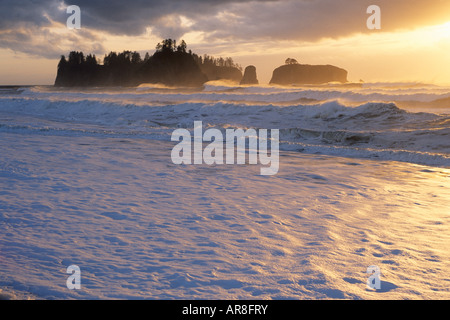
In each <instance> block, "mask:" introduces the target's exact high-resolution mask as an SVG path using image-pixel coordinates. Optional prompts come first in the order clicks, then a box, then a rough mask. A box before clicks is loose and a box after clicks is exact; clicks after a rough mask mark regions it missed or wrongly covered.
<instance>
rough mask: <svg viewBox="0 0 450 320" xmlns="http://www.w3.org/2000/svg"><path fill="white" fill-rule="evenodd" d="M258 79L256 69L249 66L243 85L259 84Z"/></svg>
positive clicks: (242, 81) (245, 72) (246, 69)
mask: <svg viewBox="0 0 450 320" xmlns="http://www.w3.org/2000/svg"><path fill="white" fill-rule="evenodd" d="M258 83H259V82H258V78H257V77H256V67H255V66H247V67H246V68H245V71H244V76H243V77H242V80H241V84H258Z"/></svg>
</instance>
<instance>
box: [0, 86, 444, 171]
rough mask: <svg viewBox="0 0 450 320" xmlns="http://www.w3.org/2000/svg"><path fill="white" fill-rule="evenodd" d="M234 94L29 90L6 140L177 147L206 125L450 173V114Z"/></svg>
mask: <svg viewBox="0 0 450 320" xmlns="http://www.w3.org/2000/svg"><path fill="white" fill-rule="evenodd" d="M225 88H228V89H225ZM232 88H233V89H232V90H229V89H230V87H229V86H226V85H225V86H222V87H220V86H219V85H218V84H215V85H213V86H211V87H210V89H211V90H212V89H214V90H213V91H211V92H209V91H201V92H199V91H195V92H189V91H188V92H177V91H176V90H175V89H173V88H169V89H167V88H160V87H157V88H156V90H166V89H167V90H170V92H167V91H164V92H154V91H152V92H147V91H146V90H155V88H154V87H142V88H141V91H143V92H136V88H122V89H120V90H115V89H108V90H105V89H96V88H93V89H88V90H85V89H76V88H75V89H72V90H69V91H67V90H66V91H64V90H61V89H55V88H51V87H44V88H43V87H30V88H24V89H23V90H22V91H21V93H20V94H16V93H14V94H7V93H5V94H1V95H0V132H10V133H11V132H15V133H28V134H40V135H42V134H45V135H65V136H71V135H73V136H99V135H101V136H108V137H139V138H143V139H162V140H170V134H171V132H172V131H173V130H174V128H178V127H183V128H188V129H192V127H193V122H194V121H202V122H203V125H204V127H205V128H209V127H214V128H218V129H220V130H222V131H224V130H226V129H227V128H256V129H260V128H267V129H280V142H281V144H282V145H283V146H284V147H282V148H287V150H290V149H291V148H297V147H298V146H300V147H299V149H301V150H304V152H319V151H320V152H324V153H328V154H335V153H338V154H339V155H348V156H358V155H359V156H361V157H375V158H377V157H378V158H383V159H404V160H405V161H412V162H414V161H415V162H420V163H423V162H425V163H430V164H434V163H438V164H439V165H443V166H450V163H449V161H448V160H449V158H448V155H449V154H450V142H449V141H450V139H449V136H450V115H449V114H445V113H444V114H437V113H431V112H412V111H411V110H409V111H408V110H405V109H403V108H400V107H399V105H398V103H394V102H379V101H364V102H362V103H345V102H344V101H343V100H342V99H338V98H336V96H338V94H333V95H330V96H331V97H335V99H328V100H326V101H316V100H314V99H313V100H310V101H308V102H307V103H305V102H303V101H300V102H299V101H298V100H299V99H308V97H309V98H311V97H312V96H313V95H308V94H309V93H312V92H315V93H316V94H318V93H319V91H323V90H324V92H325V93H326V94H329V93H330V92H334V91H332V90H331V91H330V90H329V88H327V87H323V88H319V89H317V88H316V89H311V88H309V89H305V88H302V89H299V88H282V87H273V88H266V87H264V86H262V87H261V86H259V87H258V86H249V87H241V86H236V87H232ZM388 89H389V90H397V89H392V88H388ZM426 89H427V90H428V89H429V90H435V89H434V88H426ZM333 90H334V89H333ZM346 90H348V92H351V94H354V92H353V91H352V90H355V89H354V88H349V89H340V91H339V92H340V93H345V91H346ZM411 90H417V88H416V87H415V88H413V89H411ZM324 92H322V93H324ZM433 94H437V95H441V96H442V95H444V96H445V95H446V94H443V93H436V92H435V93H433ZM316 98H319V97H318V96H317V97H316ZM322 98H323V96H322ZM292 99H294V101H293V102H292V101H291V100H292ZM260 101H263V102H260ZM273 101H276V102H273ZM280 101H281V102H282V103H280ZM289 101H291V102H289ZM444 101H446V100H445V99H444ZM293 146H294V147H293ZM312 146H314V147H312ZM427 159H428V160H427ZM427 161H428V162H427Z"/></svg>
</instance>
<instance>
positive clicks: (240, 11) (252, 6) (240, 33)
mask: <svg viewBox="0 0 450 320" xmlns="http://www.w3.org/2000/svg"><path fill="white" fill-rule="evenodd" d="M371 4H377V5H379V6H380V7H381V12H382V30H381V32H384V31H392V30H396V29H398V28H410V27H417V26H421V25H426V24H431V23H433V24H437V23H442V22H445V21H448V20H450V1H448V0H395V1H392V0H341V1H336V0H296V1H294V0H265V1H262V0H252V1H250V0H223V1H218V0H216V1H215V0H181V1H175V0H153V1H144V0H109V1H94V0H73V1H72V0H67V1H66V3H64V2H62V1H58V0H43V1H38V2H36V1H32V0H15V1H11V0H7V1H1V2H0V46H1V47H9V48H11V49H17V50H20V51H22V49H21V48H24V47H27V43H29V44H30V45H31V44H32V37H33V34H34V33H39V32H40V30H41V29H42V28H43V27H45V26H48V25H49V24H50V23H51V21H55V22H60V23H62V24H65V22H66V19H67V17H68V14H67V13H66V11H65V8H66V7H67V6H68V5H78V6H79V7H80V8H81V24H82V28H83V29H85V30H89V31H90V32H95V31H96V30H100V31H104V32H106V33H110V34H118V35H130V36H133V35H140V34H142V33H143V32H144V31H145V30H146V28H147V27H150V28H151V30H152V33H153V34H154V35H156V36H159V37H161V38H166V37H172V38H180V37H181V36H183V34H185V33H187V32H190V31H199V32H203V33H204V34H205V37H206V40H208V41H209V42H214V40H216V39H220V40H224V39H230V40H239V41H249V42H255V41H263V40H266V39H270V40H274V39H275V40H276V39H287V40H306V41H316V40H318V39H321V38H324V37H330V38H338V37H341V36H347V35H350V34H353V33H358V32H368V30H367V28H366V20H367V18H368V14H367V13H366V9H367V7H368V6H369V5H371ZM182 16H183V17H186V18H188V19H189V20H190V21H191V24H189V26H186V25H183V24H182V23H181V22H182V21H181V17H182ZM14 34H16V35H17V38H15V39H14ZM30 37H31V39H30ZM97 45H99V44H98V43H97ZM27 48H28V51H31V50H32V49H31V48H29V47H27Z"/></svg>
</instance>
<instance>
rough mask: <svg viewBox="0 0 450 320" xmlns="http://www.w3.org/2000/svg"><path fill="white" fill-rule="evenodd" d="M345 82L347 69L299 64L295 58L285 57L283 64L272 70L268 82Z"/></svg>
mask: <svg viewBox="0 0 450 320" xmlns="http://www.w3.org/2000/svg"><path fill="white" fill-rule="evenodd" d="M329 82H341V83H346V82H347V71H346V70H344V69H342V68H338V67H335V66H332V65H309V64H299V63H298V62H297V61H296V60H295V59H290V58H288V59H286V63H285V65H283V66H281V67H278V68H276V69H275V70H274V71H273V74H272V79H271V80H270V84H278V85H302V84H324V83H329Z"/></svg>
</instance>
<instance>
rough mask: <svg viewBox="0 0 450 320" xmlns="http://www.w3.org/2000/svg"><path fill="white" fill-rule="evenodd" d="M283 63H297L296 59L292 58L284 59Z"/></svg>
mask: <svg viewBox="0 0 450 320" xmlns="http://www.w3.org/2000/svg"><path fill="white" fill-rule="evenodd" d="M284 63H285V64H298V61H297V60H295V59H292V58H287V59H286V61H284Z"/></svg>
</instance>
